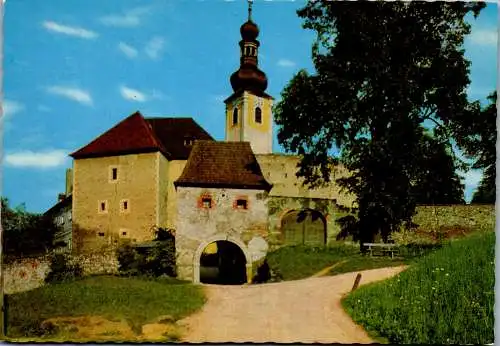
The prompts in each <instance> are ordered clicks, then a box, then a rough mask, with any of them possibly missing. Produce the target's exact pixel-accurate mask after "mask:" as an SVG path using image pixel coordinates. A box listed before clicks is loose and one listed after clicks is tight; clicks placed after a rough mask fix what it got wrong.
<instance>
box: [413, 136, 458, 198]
mask: <svg viewBox="0 0 500 346" xmlns="http://www.w3.org/2000/svg"><path fill="white" fill-rule="evenodd" d="M451 150H452V149H451V148H449V147H448V146H447V145H446V143H443V142H441V141H439V140H438V139H436V138H434V137H433V136H432V135H431V134H430V133H429V132H428V131H425V129H422V138H421V139H420V149H419V151H418V152H417V153H416V155H415V160H416V162H415V163H416V164H417V165H418V170H417V172H416V173H417V176H416V177H414V179H413V180H412V189H411V195H412V197H413V198H414V200H415V202H416V204H464V203H465V200H464V185H463V184H462V182H461V179H460V176H459V175H458V173H457V168H458V167H457V164H456V162H455V160H454V158H453V155H452V153H451Z"/></svg>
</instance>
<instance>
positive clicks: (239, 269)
mask: <svg viewBox="0 0 500 346" xmlns="http://www.w3.org/2000/svg"><path fill="white" fill-rule="evenodd" d="M200 282H202V283H207V284H217V285H241V284H244V283H246V282H247V274H246V259H245V254H244V253H243V251H242V250H241V249H240V247H239V246H238V245H236V244H234V243H232V242H230V241H226V240H219V241H215V242H213V243H210V244H208V245H207V247H205V249H203V252H202V253H201V257H200Z"/></svg>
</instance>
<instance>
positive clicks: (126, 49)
mask: <svg viewBox="0 0 500 346" xmlns="http://www.w3.org/2000/svg"><path fill="white" fill-rule="evenodd" d="M118 49H119V50H120V51H121V52H122V53H123V54H125V56H127V57H128V58H131V59H133V58H135V57H137V54H138V52H137V49H135V48H134V47H132V46H131V45H128V44H126V43H124V42H120V43H119V44H118Z"/></svg>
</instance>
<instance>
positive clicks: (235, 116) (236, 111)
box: [233, 108, 238, 125]
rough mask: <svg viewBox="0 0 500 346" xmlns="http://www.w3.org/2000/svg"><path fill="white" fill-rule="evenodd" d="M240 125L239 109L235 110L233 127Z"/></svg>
mask: <svg viewBox="0 0 500 346" xmlns="http://www.w3.org/2000/svg"><path fill="white" fill-rule="evenodd" d="M236 124H238V108H235V109H234V110H233V125H236Z"/></svg>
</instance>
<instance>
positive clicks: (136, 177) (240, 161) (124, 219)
mask: <svg viewBox="0 0 500 346" xmlns="http://www.w3.org/2000/svg"><path fill="white" fill-rule="evenodd" d="M240 33H241V41H240V42H239V47H240V67H239V69H238V70H237V71H236V72H234V73H233V74H232V75H231V76H230V84H231V87H232V90H233V93H232V94H231V95H230V96H229V97H228V98H227V99H226V100H225V101H224V103H225V116H224V117H223V116H221V124H222V120H224V126H225V140H224V141H217V140H215V139H214V138H212V136H211V135H210V134H209V133H207V131H205V130H204V129H203V128H202V127H201V126H200V125H199V124H198V123H197V122H196V120H195V119H192V118H176V117H165V118H148V117H145V116H144V115H143V114H141V113H140V112H135V113H134V114H132V115H130V116H128V117H127V118H125V119H124V120H122V121H121V122H120V123H118V124H117V125H115V126H114V127H113V128H111V129H109V130H108V131H106V132H105V133H103V134H101V135H100V136H98V137H97V138H96V139H95V140H93V141H92V142H90V143H89V144H87V145H85V146H83V147H82V148H80V149H78V150H77V151H75V152H73V153H72V154H70V155H71V157H72V158H73V168H72V170H71V176H72V185H71V188H67V189H66V190H67V191H71V193H69V194H67V195H68V197H67V198H69V197H71V200H70V201H71V213H72V218H71V219H72V241H71V242H72V244H71V245H72V251H75V252H77V253H81V252H88V251H90V252H92V251H100V249H102V248H103V247H109V246H113V245H116V244H120V243H121V242H122V241H123V240H126V241H129V242H131V243H137V244H139V243H141V242H147V241H150V240H152V239H153V237H154V231H155V230H156V228H157V227H164V228H171V229H174V230H175V244H176V257H177V271H178V276H179V278H180V279H186V280H190V281H193V282H200V281H203V278H202V277H203V276H204V275H205V274H204V272H203V270H208V269H207V268H209V267H210V266H214V267H217V270H218V271H219V272H220V273H222V272H224V271H232V272H233V273H237V274H236V276H237V278H236V280H237V283H243V282H250V281H251V280H252V277H253V276H254V275H255V268H256V266H257V265H259V264H260V263H261V262H262V260H263V259H264V258H265V255H266V253H267V252H268V251H269V250H270V249H273V248H276V247H279V246H282V245H291V244H308V245H318V246H321V245H325V244H327V243H328V242H330V241H334V240H335V236H336V235H337V234H338V232H339V231H340V229H339V225H338V224H336V222H335V220H337V219H338V218H339V217H341V216H343V215H345V211H344V210H345V208H350V207H352V203H353V201H354V198H353V196H350V195H348V194H346V193H344V192H341V191H340V188H339V186H337V185H336V184H335V183H331V184H330V185H329V186H326V187H322V188H317V189H309V188H307V187H304V186H303V185H302V182H303V181H302V179H298V178H297V177H296V174H295V173H296V171H297V163H298V162H299V157H298V156H295V155H286V154H281V153H273V150H272V143H273V114H272V106H273V97H272V96H270V95H268V94H267V93H266V89H267V85H268V80H267V77H266V74H265V73H264V72H263V71H261V70H260V69H259V64H258V57H259V46H260V42H259V41H258V40H257V38H258V36H259V28H258V26H257V25H256V23H254V22H253V20H252V18H251V7H250V9H249V15H248V20H247V21H246V22H245V23H244V24H243V25H242V26H241V28H240ZM331 174H332V179H333V180H332V181H335V180H334V179H336V178H338V177H340V176H345V175H346V174H347V172H346V171H345V170H344V169H343V168H342V167H340V166H337V167H334V168H333V169H332V173H331ZM214 252H215V253H217V256H216V257H217V258H216V260H215V262H214V263H216V264H213V265H212V264H207V263H208V262H207V263H205V264H204V260H205V259H204V258H205V257H206V258H209V257H210V256H209V255H210V253H212V254H213V253H214ZM207 261H210V260H209V259H207ZM204 267H206V268H205V269H203V268H204Z"/></svg>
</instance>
